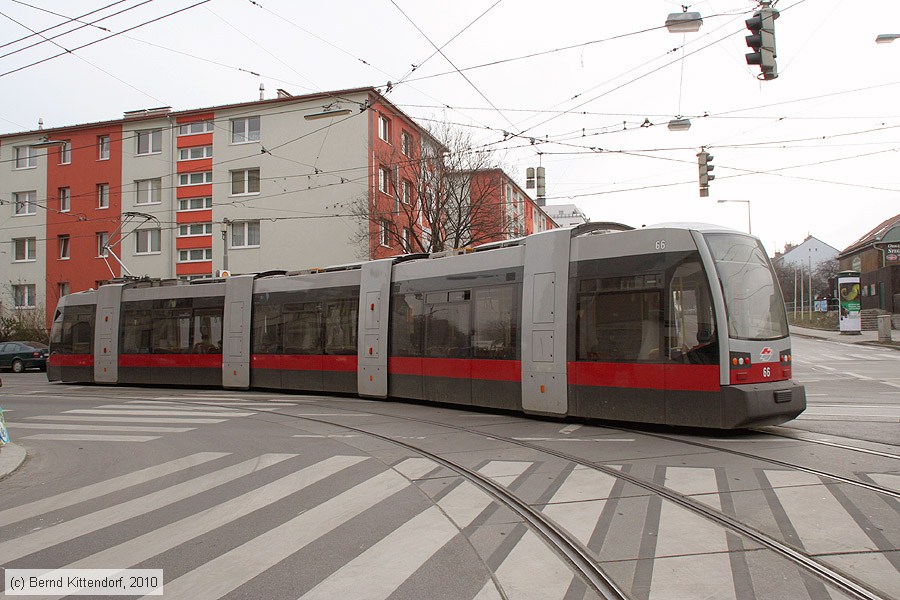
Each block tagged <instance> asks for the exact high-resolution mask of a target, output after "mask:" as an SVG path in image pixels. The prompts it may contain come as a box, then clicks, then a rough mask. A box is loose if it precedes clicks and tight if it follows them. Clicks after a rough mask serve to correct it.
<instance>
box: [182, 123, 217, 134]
mask: <svg viewBox="0 0 900 600" xmlns="http://www.w3.org/2000/svg"><path fill="white" fill-rule="evenodd" d="M213 127H214V125H213V122H212V121H195V122H194V123H185V124H184V125H179V126H178V135H179V136H182V135H197V134H198V133H209V132H210V131H212V130H213Z"/></svg>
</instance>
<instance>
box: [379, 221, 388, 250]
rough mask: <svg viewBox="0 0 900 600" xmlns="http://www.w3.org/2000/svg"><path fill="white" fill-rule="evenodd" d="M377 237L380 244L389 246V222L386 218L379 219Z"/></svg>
mask: <svg viewBox="0 0 900 600" xmlns="http://www.w3.org/2000/svg"><path fill="white" fill-rule="evenodd" d="M378 238H379V242H380V243H381V245H382V246H385V247H386V248H390V247H391V224H390V222H388V221H387V220H386V219H381V223H380V226H379V229H378Z"/></svg>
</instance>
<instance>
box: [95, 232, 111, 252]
mask: <svg viewBox="0 0 900 600" xmlns="http://www.w3.org/2000/svg"><path fill="white" fill-rule="evenodd" d="M108 245H109V234H108V233H106V232H105V231H101V232H98V233H97V258H104V257H106V256H109V248H107V246H108Z"/></svg>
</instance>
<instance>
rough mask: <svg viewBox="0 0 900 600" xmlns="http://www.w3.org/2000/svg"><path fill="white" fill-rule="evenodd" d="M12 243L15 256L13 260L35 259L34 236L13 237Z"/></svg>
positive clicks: (35, 242)
mask: <svg viewBox="0 0 900 600" xmlns="http://www.w3.org/2000/svg"><path fill="white" fill-rule="evenodd" d="M13 245H14V246H15V248H16V252H15V258H14V259H13V260H14V261H15V262H31V261H33V260H35V258H36V253H35V248H36V246H37V240H36V239H35V238H33V237H32V238H18V239H14V240H13Z"/></svg>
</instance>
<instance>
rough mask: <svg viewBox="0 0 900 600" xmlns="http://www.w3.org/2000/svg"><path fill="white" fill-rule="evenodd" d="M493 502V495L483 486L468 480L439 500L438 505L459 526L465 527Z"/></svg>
mask: <svg viewBox="0 0 900 600" xmlns="http://www.w3.org/2000/svg"><path fill="white" fill-rule="evenodd" d="M491 502H492V500H491V497H490V496H488V495H487V494H486V493H484V491H483V490H482V489H481V488H479V487H476V486H475V485H473V484H471V483H469V482H468V481H463V482H462V483H460V484H459V485H458V486H456V487H455V488H453V489H452V490H451V491H450V493H448V494H447V495H446V496H444V497H443V498H441V499H440V500H438V506H440V507H441V510H443V511H444V512H445V513H446V514H447V516H448V517H450V519H452V520H453V522H454V523H456V526H457V527H459V528H460V529H463V528H464V527H467V526H468V525H469V524H470V523H472V521H474V520H475V517H477V516H478V515H480V514H481V513H482V512H483V511H484V509H486V508H487V507H488V506H490V505H491Z"/></svg>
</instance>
